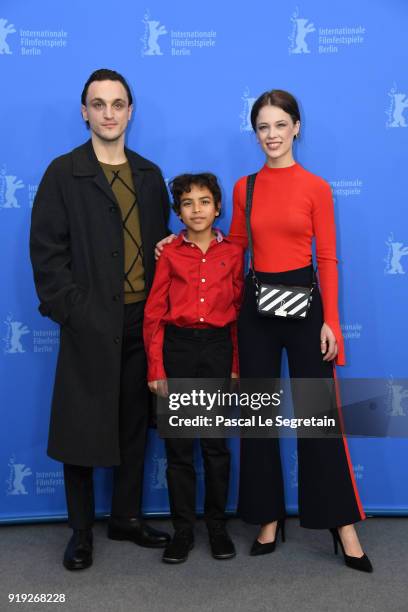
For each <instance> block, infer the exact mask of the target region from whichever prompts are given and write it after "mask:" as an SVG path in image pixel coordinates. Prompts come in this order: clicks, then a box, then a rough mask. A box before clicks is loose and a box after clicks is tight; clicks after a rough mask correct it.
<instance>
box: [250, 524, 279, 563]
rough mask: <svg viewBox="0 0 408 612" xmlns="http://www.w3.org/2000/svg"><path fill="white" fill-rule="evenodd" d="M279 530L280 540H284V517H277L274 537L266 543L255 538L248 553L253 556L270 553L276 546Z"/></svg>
mask: <svg viewBox="0 0 408 612" xmlns="http://www.w3.org/2000/svg"><path fill="white" fill-rule="evenodd" d="M279 531H280V532H281V539H282V542H284V541H285V519H279V520H278V524H277V525H276V533H275V539H274V541H273V542H266V544H262V543H261V542H259V541H258V539H257V538H256V539H255V541H254V543H253V544H252V547H251V550H250V553H249V554H250V555H251V556H252V557H255V556H256V555H267V554H269V553H272V552H273V551H274V550H275V547H276V541H277V539H278V535H279Z"/></svg>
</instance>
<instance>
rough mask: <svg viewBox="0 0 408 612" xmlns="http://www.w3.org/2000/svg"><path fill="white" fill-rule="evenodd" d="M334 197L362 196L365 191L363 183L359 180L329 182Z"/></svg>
mask: <svg viewBox="0 0 408 612" xmlns="http://www.w3.org/2000/svg"><path fill="white" fill-rule="evenodd" d="M329 183H330V186H331V188H332V192H333V195H334V196H336V197H339V196H341V197H346V198H347V197H350V196H356V195H361V191H362V189H363V181H362V180H361V179H359V178H354V179H337V180H333V181H329Z"/></svg>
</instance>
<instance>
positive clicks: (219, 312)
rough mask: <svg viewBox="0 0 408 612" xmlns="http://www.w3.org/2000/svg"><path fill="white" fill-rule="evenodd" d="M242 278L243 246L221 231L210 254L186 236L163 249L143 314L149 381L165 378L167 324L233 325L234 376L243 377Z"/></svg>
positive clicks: (179, 237)
mask: <svg viewBox="0 0 408 612" xmlns="http://www.w3.org/2000/svg"><path fill="white" fill-rule="evenodd" d="M243 275H244V257H243V249H242V247H241V246H239V245H237V244H233V243H232V242H230V241H229V240H228V239H227V238H225V236H223V235H222V234H221V232H220V231H217V235H216V238H214V240H212V241H211V243H210V246H209V247H208V250H207V252H206V253H203V252H202V251H201V249H200V247H198V246H197V245H196V244H193V243H192V242H190V241H189V240H187V238H186V235H185V231H184V232H181V233H180V234H179V236H178V237H177V238H176V239H175V240H173V242H172V243H171V244H167V245H166V246H165V247H164V249H163V251H162V254H161V256H160V259H159V261H158V262H157V265H156V274H155V277H154V281H153V285H152V288H151V290H150V293H149V297H148V300H147V302H146V306H145V311H144V324H143V336H144V343H145V349H146V354H147V362H148V374H147V379H148V381H149V382H150V381H153V380H161V379H164V378H166V372H165V370H164V365H163V342H164V329H165V326H166V324H172V325H177V326H178V327H194V328H208V327H225V326H226V325H229V324H231V337H232V342H233V349H234V350H233V363H232V372H236V373H237V374H238V373H239V369H238V344H237V328H236V321H237V316H238V311H239V307H240V304H241V299H242V291H243Z"/></svg>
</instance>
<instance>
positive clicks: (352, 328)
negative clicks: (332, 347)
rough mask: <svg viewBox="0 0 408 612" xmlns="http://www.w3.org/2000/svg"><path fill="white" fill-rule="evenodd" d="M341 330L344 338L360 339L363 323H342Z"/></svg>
mask: <svg viewBox="0 0 408 612" xmlns="http://www.w3.org/2000/svg"><path fill="white" fill-rule="evenodd" d="M341 331H342V334H343V338H344V340H360V338H361V334H362V332H363V326H362V324H361V323H342V324H341Z"/></svg>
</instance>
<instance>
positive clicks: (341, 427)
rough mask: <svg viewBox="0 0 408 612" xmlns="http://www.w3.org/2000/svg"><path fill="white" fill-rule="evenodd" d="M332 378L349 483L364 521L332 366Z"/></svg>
mask: <svg viewBox="0 0 408 612" xmlns="http://www.w3.org/2000/svg"><path fill="white" fill-rule="evenodd" d="M333 377H334V387H335V389H336V404H337V412H338V413H339V421H340V429H341V435H342V438H343V444H344V450H345V453H346V457H347V463H348V467H349V472H350V478H351V483H352V485H353V489H354V495H355V497H356V501H357V506H358V510H359V512H360V516H361V519H362V520H364V519H365V518H366V515H365V512H364V510H363V505H362V503H361V500H360V495H359V493H358V489H357V484H356V479H355V476H354V470H353V464H352V463H351V457H350V451H349V447H348V443H347V438H346V436H345V435H344V421H343V414H342V412H341V398H340V389H339V384H338V381H337V374H336V368H335V367H334V366H333Z"/></svg>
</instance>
